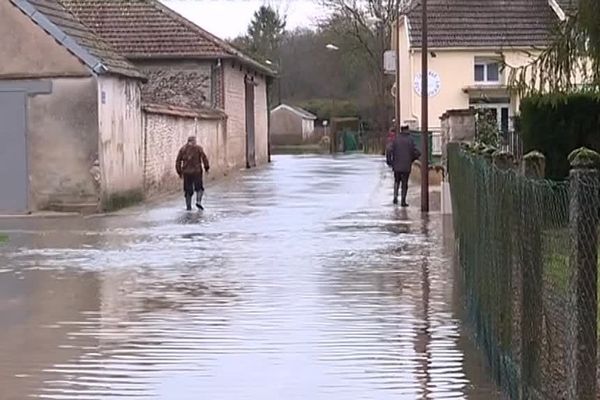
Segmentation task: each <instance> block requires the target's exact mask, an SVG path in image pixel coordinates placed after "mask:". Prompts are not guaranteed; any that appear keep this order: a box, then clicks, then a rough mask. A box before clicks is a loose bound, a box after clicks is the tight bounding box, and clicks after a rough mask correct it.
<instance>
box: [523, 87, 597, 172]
mask: <svg viewBox="0 0 600 400" xmlns="http://www.w3.org/2000/svg"><path fill="white" fill-rule="evenodd" d="M518 126H519V130H520V131H521V134H522V137H523V146H524V149H525V152H528V151H531V150H539V151H541V152H542V153H543V154H544V155H545V156H546V175H547V177H548V178H550V179H556V180H561V179H565V178H566V177H567V176H568V174H569V162H568V161H567V156H568V154H569V153H570V152H571V151H573V150H575V149H576V148H578V147H581V146H586V147H589V148H591V149H594V150H596V151H599V152H600V95H599V94H595V93H572V94H547V95H536V96H531V97H528V98H525V99H523V101H522V102H521V115H520V118H519V121H518Z"/></svg>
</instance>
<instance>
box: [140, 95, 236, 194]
mask: <svg viewBox="0 0 600 400" xmlns="http://www.w3.org/2000/svg"><path fill="white" fill-rule="evenodd" d="M224 127H225V115H224V114H223V113H219V112H215V111H193V110H190V109H185V108H181V107H165V106H159V105H145V106H144V136H145V141H144V142H145V144H144V186H145V192H146V195H147V196H152V195H156V194H159V193H165V192H171V191H174V190H178V189H179V188H180V186H181V181H180V180H179V178H178V176H177V173H176V171H175V160H176V158H177V153H178V152H179V149H180V148H181V146H183V145H184V144H185V143H186V141H187V138H188V137H189V136H196V137H197V138H198V143H199V144H200V145H201V146H202V147H203V148H204V151H205V152H206V155H207V156H208V159H209V162H210V164H211V171H210V175H209V177H219V176H222V175H223V174H225V173H226V172H227V171H228V169H229V168H228V165H227V162H226V159H227V154H226V151H227V137H226V136H225V129H224Z"/></svg>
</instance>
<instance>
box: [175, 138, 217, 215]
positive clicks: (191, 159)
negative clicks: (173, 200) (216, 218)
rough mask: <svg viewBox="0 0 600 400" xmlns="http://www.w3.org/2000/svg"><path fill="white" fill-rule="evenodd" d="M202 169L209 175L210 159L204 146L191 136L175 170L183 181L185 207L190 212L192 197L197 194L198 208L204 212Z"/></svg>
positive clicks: (180, 154) (178, 157) (179, 156)
mask: <svg viewBox="0 0 600 400" xmlns="http://www.w3.org/2000/svg"><path fill="white" fill-rule="evenodd" d="M202 167H204V170H205V171H206V172H207V173H208V171H209V169H210V165H209V164H208V157H206V153H204V149H203V148H202V146H199V145H198V144H197V143H196V137H195V136H190V137H189V138H188V141H187V144H186V145H184V146H183V147H182V148H181V150H179V154H177V161H176V163H175V169H176V170H177V175H179V177H180V178H182V179H183V191H184V193H185V205H186V209H187V210H188V211H191V209H192V197H193V196H194V192H196V207H198V209H200V210H204V208H203V207H202V196H203V195H204V184H203V182H202Z"/></svg>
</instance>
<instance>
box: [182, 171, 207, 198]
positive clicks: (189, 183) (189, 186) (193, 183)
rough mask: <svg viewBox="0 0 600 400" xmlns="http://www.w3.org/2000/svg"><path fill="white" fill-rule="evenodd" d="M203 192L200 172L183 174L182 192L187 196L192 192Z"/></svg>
mask: <svg viewBox="0 0 600 400" xmlns="http://www.w3.org/2000/svg"><path fill="white" fill-rule="evenodd" d="M201 191H202V192H203V191H204V184H203V182H202V175H200V174H193V175H190V174H183V192H184V193H185V195H186V196H187V197H191V196H193V195H194V192H201Z"/></svg>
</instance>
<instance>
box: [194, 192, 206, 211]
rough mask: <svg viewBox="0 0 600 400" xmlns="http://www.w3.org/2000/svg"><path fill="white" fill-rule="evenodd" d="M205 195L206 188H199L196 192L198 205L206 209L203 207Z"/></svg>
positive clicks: (200, 208)
mask: <svg viewBox="0 0 600 400" xmlns="http://www.w3.org/2000/svg"><path fill="white" fill-rule="evenodd" d="M203 196H204V190H199V191H197V192H196V207H198V209H199V210H204V207H202V197H203Z"/></svg>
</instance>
